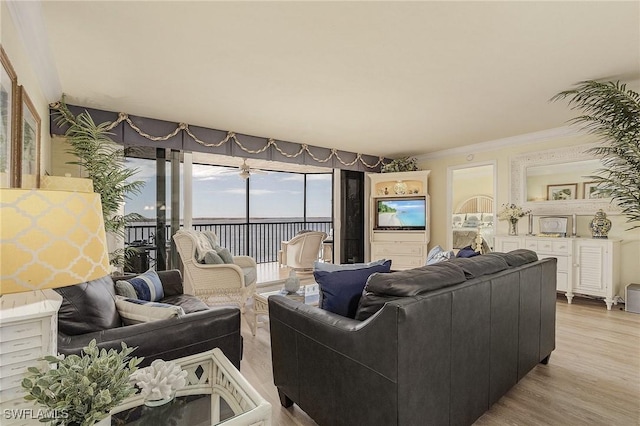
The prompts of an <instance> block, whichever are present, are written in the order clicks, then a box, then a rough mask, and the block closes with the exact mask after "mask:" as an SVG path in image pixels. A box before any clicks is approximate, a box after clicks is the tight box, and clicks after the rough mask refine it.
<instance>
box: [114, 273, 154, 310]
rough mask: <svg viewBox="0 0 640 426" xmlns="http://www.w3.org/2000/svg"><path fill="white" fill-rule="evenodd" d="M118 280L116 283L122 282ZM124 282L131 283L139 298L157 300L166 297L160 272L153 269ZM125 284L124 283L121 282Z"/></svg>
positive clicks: (150, 300)
mask: <svg viewBox="0 0 640 426" xmlns="http://www.w3.org/2000/svg"><path fill="white" fill-rule="evenodd" d="M120 282H121V281H118V282H117V283H116V284H118V283H120ZM124 283H129V284H131V286H132V287H133V289H134V290H135V291H136V294H137V295H138V297H137V299H140V300H146V301H147V302H157V301H159V300H161V299H163V298H164V289H163V288H162V282H161V281H160V277H159V276H158V273H157V272H156V271H154V270H153V269H149V270H148V271H147V272H145V273H144V274H142V275H138V276H137V277H135V278H131V279H128V280H126V281H124ZM121 285H123V284H121Z"/></svg>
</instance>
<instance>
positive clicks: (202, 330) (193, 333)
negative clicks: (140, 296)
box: [56, 270, 242, 369]
mask: <svg viewBox="0 0 640 426" xmlns="http://www.w3.org/2000/svg"><path fill="white" fill-rule="evenodd" d="M158 276H159V277H160V280H161V282H162V286H163V290H164V293H165V298H164V299H162V300H161V301H160V302H162V303H169V304H173V305H179V306H181V307H182V308H183V310H184V311H185V313H186V315H184V316H182V317H179V318H169V319H164V320H158V321H153V322H146V323H141V324H134V325H126V326H125V325H123V323H122V319H121V318H120V315H119V314H118V311H117V309H116V304H115V297H116V293H115V285H114V282H113V279H112V278H111V276H106V277H104V278H101V279H98V280H94V281H90V282H86V283H82V284H78V285H75V286H70V287H63V288H58V289H56V291H57V292H58V293H59V294H60V295H61V296H62V298H63V302H62V306H61V307H60V310H59V312H58V352H59V353H62V354H65V355H70V354H80V352H81V350H82V348H83V347H85V346H87V344H88V343H89V342H90V341H91V340H92V339H96V341H97V343H98V347H100V348H105V349H110V348H116V349H119V348H120V343H121V342H125V343H126V344H127V346H132V347H137V349H136V350H135V351H134V352H133V354H132V355H133V356H138V357H144V360H143V362H142V364H141V365H142V366H146V365H149V364H151V362H152V361H153V360H155V359H164V360H172V359H176V358H181V357H185V356H188V355H194V354H197V353H200V352H204V351H208V350H210V349H213V348H216V347H219V348H220V349H221V350H222V352H224V354H225V356H226V357H227V358H229V360H230V361H231V362H232V363H233V364H234V365H235V366H236V368H238V369H239V368H240V360H241V358H242V336H241V335H240V310H239V309H237V308H235V307H219V308H212V309H210V308H209V307H207V306H206V305H205V304H204V303H203V302H201V301H200V300H199V299H198V298H196V297H194V296H189V295H185V294H183V288H182V277H181V274H180V271H177V270H173V271H159V272H158Z"/></svg>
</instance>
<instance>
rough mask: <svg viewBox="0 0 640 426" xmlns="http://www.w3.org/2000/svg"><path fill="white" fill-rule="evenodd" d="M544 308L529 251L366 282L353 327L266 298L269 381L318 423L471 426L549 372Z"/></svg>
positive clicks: (552, 264)
mask: <svg viewBox="0 0 640 426" xmlns="http://www.w3.org/2000/svg"><path fill="white" fill-rule="evenodd" d="M555 303H556V259H554V258H550V259H543V260H537V257H536V254H535V253H534V252H531V251H528V250H517V251H514V252H510V253H507V254H505V253H489V254H485V255H481V256H476V257H473V258H469V259H454V260H450V261H446V262H441V263H438V264H435V265H430V266H425V267H420V268H416V269H412V270H407V271H400V272H392V273H388V274H383V273H376V274H374V275H372V276H371V277H370V278H369V280H368V281H367V284H366V287H365V289H364V292H363V296H362V297H361V299H360V304H359V306H358V311H357V313H356V318H360V319H351V318H346V317H342V316H339V315H336V314H334V313H331V312H327V311H324V310H322V309H319V308H317V307H313V306H308V305H304V304H302V303H299V302H296V301H293V300H290V299H288V298H286V297H282V296H272V297H270V298H269V317H270V328H271V350H272V358H273V376H274V382H275V385H276V386H277V387H278V392H279V394H280V400H281V403H282V405H283V406H285V407H287V406H291V405H292V404H293V403H296V404H297V405H298V406H299V407H300V408H301V409H303V410H304V411H305V412H306V413H307V414H309V416H311V417H312V418H313V419H314V420H315V421H316V422H317V423H318V424H319V425H332V426H337V425H355V424H366V425H384V426H389V425H470V424H472V423H473V422H474V421H475V420H476V419H477V418H479V417H480V416H481V415H482V414H483V413H484V412H485V411H486V410H488V409H489V407H490V406H491V405H492V404H493V403H495V402H496V401H498V400H499V399H500V397H501V396H502V395H504V394H505V393H506V392H507V391H508V390H509V389H510V388H511V387H512V386H514V385H515V384H516V383H517V382H518V381H519V380H520V379H521V378H522V377H524V376H525V375H526V374H527V373H528V372H529V371H530V370H531V369H533V368H534V367H536V365H538V363H540V362H542V363H544V364H546V363H547V362H548V360H549V357H550V354H551V352H552V351H553V349H554V348H555ZM363 318H366V319H363ZM361 319H363V320H361Z"/></svg>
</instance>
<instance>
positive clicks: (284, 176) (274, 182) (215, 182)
mask: <svg viewBox="0 0 640 426" xmlns="http://www.w3.org/2000/svg"><path fill="white" fill-rule="evenodd" d="M127 164H128V166H129V167H135V168H137V169H138V173H137V174H136V175H135V179H136V180H142V181H144V182H145V185H144V188H143V189H142V191H141V193H140V194H139V195H134V196H132V197H131V199H129V200H127V202H126V205H125V212H126V213H139V214H141V215H143V216H144V217H147V218H155V217H156V211H155V198H156V195H155V191H156V184H155V177H156V162H155V160H140V159H127ZM180 169H181V172H180V173H181V182H182V180H183V177H182V166H181V168H180ZM168 171H170V170H169V169H168ZM238 173H239V170H238V169H236V168H233V167H218V166H208V165H200V164H194V165H193V217H194V219H197V218H243V217H244V216H245V210H246V204H245V203H246V201H245V199H246V196H245V188H246V182H245V180H244V179H242V178H241V177H240V176H239V175H238ZM168 174H169V173H168ZM168 183H169V178H167V185H168ZM249 184H250V194H251V199H250V205H251V212H250V216H251V217H252V218H260V217H265V218H292V217H302V216H303V211H304V210H303V209H304V207H303V204H304V180H303V175H301V174H297V173H284V172H268V173H260V174H258V173H253V174H252V175H251V177H250V179H249ZM331 189H332V184H331V175H330V174H321V175H312V174H309V175H307V191H308V195H307V217H324V218H327V217H331V192H332V191H331ZM167 194H170V191H169V189H168V186H167ZM169 197H170V195H168V198H169ZM167 201H168V202H169V200H167ZM181 206H182V200H181ZM167 207H168V209H167V210H168V211H167V217H169V216H170V206H167Z"/></svg>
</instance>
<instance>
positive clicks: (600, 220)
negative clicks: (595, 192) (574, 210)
mask: <svg viewBox="0 0 640 426" xmlns="http://www.w3.org/2000/svg"><path fill="white" fill-rule="evenodd" d="M589 228H590V229H591V236H592V237H593V238H608V235H609V231H610V230H611V221H610V220H609V219H607V214H606V213H605V212H604V211H602V209H600V210H598V211H597V212H596V215H595V216H594V217H593V219H591V222H590V223H589Z"/></svg>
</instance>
